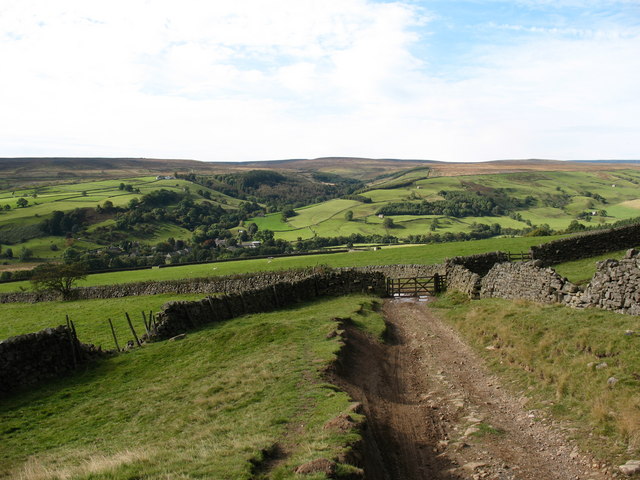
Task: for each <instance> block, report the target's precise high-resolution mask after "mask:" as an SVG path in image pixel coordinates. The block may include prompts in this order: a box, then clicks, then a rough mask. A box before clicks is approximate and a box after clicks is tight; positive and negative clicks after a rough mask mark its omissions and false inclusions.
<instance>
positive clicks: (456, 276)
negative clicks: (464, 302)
mask: <svg viewBox="0 0 640 480" xmlns="http://www.w3.org/2000/svg"><path fill="white" fill-rule="evenodd" d="M481 281H482V277H481V276H480V275H478V274H477V273H473V272H472V271H471V270H468V269H467V268H466V267H463V266H462V265H451V266H450V267H449V269H448V270H447V288H448V289H453V290H458V291H459V292H462V293H465V294H466V295H468V296H469V297H470V298H474V299H477V298H480V288H481V283H480V282H481Z"/></svg>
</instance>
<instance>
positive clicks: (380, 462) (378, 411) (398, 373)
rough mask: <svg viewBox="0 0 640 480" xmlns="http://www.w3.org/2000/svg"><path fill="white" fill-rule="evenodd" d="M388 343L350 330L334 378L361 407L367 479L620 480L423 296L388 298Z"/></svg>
mask: <svg viewBox="0 0 640 480" xmlns="http://www.w3.org/2000/svg"><path fill="white" fill-rule="evenodd" d="M384 314H385V318H386V322H387V338H386V342H385V343H384V344H381V343H379V342H376V341H375V340H374V339H372V338H369V337H368V336H367V335H366V334H364V333H362V332H361V331H360V330H358V329H357V328H355V327H352V326H350V325H348V324H347V325H345V337H346V348H345V351H344V357H343V359H342V361H341V367H339V369H338V370H339V371H338V374H337V375H338V378H336V379H335V381H336V382H337V383H339V384H340V386H341V387H342V388H344V389H345V390H346V391H347V392H348V393H349V394H350V395H351V396H352V397H353V398H354V399H355V400H357V401H359V402H361V403H362V405H363V407H364V414H365V415H366V417H367V424H366V427H365V429H364V431H363V434H364V439H365V442H364V443H365V445H364V447H363V449H364V452H363V454H364V468H365V473H366V478H367V479H368V480H396V479H398V480H400V479H403V480H412V479H484V478H486V479H500V480H503V479H504V480H507V479H510V480H511V479H514V480H515V479H518V480H529V479H531V480H533V479H535V480H552V479H558V480H565V479H566V480H578V479H585V480H587V479H592V480H597V479H598V480H599V479H608V478H613V476H612V475H611V473H610V470H609V469H608V467H606V466H604V465H598V464H597V463H594V461H593V459H591V458H588V457H586V456H584V455H582V454H581V453H580V452H579V451H578V449H577V448H576V447H575V446H574V445H573V444H572V443H571V441H570V440H569V439H568V436H569V435H570V431H569V430H568V429H567V428H566V427H564V426H563V425H561V424H559V423H556V422H552V421H551V420H549V419H546V418H544V417H543V416H542V415H541V413H540V412H537V411H531V410H527V409H526V408H525V407H524V404H525V402H524V399H522V398H515V397H514V396H513V395H511V394H509V393H508V392H507V391H506V390H505V389H504V388H503V387H502V386H501V384H500V382H499V380H498V379H497V378H496V377H495V376H493V375H492V374H490V373H489V372H488V370H487V369H486V368H485V366H484V364H483V362H482V360H481V359H480V358H479V357H478V356H477V355H476V354H475V353H474V352H473V351H472V350H471V349H470V348H469V347H468V346H467V345H466V344H465V343H464V342H463V341H462V340H461V339H460V338H459V337H458V335H457V334H456V333H455V332H454V331H453V330H452V329H451V328H449V327H448V326H447V325H445V324H444V323H442V322H441V321H440V320H439V319H438V318H437V317H436V316H435V315H434V314H433V313H432V312H431V311H430V309H429V306H428V304H427V303H426V302H421V301H417V300H415V299H411V300H409V299H392V300H386V301H385V304H384Z"/></svg>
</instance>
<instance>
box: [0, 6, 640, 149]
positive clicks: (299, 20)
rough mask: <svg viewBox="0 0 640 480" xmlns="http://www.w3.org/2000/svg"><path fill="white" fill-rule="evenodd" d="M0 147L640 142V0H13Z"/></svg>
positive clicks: (610, 145) (3, 45)
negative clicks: (52, 0) (211, 0)
mask: <svg viewBox="0 0 640 480" xmlns="http://www.w3.org/2000/svg"><path fill="white" fill-rule="evenodd" d="M0 65H2V66H3V68H2V72H3V74H2V75H0V107H1V108H0V132H1V133H0V156H63V155H64V156H132V157H156V158H193V159H199V160H225V161H227V160H228V161H234V160H261V159H280V158H315V157H320V156H332V155H335V156H365V157H387V158H388V157H393V158H421V159H436V160H443V161H482V160H492V159H506V158H554V159H587V158H594V159H595V158H617V159H637V158H640V152H639V147H640V119H639V117H640V116H639V115H638V114H639V112H640V95H639V93H640V87H639V86H640V0H637V1H634V0H627V1H622V0H621V1H606V0H605V1H586V0H567V1H564V0H557V1H550V0H538V1H536V0H516V1H501V0H493V1H491V0H490V1H479V0H478V1H474V0H467V1H455V0H454V1H440V0H433V1H412V0H404V1H403V0H398V1H393V2H391V1H382V0H322V1H321V0H270V1H264V0H233V1H230V0H216V1H215V2H210V1H203V0H184V1H181V2H175V1H170V0H127V1H122V0H113V1H110V2H101V1H96V0H58V1H56V2H50V1H49V2H47V1H44V0H17V1H16V0H0Z"/></svg>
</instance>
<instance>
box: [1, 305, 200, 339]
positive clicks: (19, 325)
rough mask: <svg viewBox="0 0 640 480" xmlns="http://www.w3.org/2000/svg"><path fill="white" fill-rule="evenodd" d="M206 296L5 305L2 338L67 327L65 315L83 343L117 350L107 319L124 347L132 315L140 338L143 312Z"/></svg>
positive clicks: (142, 331) (130, 336) (129, 332)
mask: <svg viewBox="0 0 640 480" xmlns="http://www.w3.org/2000/svg"><path fill="white" fill-rule="evenodd" d="M203 297H204V295H201V294H200V295H195V294H193V295H175V294H164V295H144V296H139V297H125V298H108V299H105V300H78V301H73V302H40V303H36V304H32V303H5V304H2V305H0V312H1V313H2V317H1V318H0V339H3V338H8V337H12V336H15V335H21V334H23V333H30V332H37V331H38V330H42V329H43V328H47V327H55V326H57V325H64V324H65V322H66V318H65V316H66V315H69V318H70V319H71V320H73V323H74V324H75V326H76V331H77V333H78V338H79V339H80V341H81V342H84V343H93V344H94V345H101V346H102V347H103V348H104V349H107V350H108V349H111V348H114V344H113V336H112V334H111V329H110V327H109V324H108V321H107V319H108V318H111V319H112V321H113V324H114V328H115V330H116V335H117V337H118V342H119V343H120V347H124V346H125V345H126V343H127V341H128V340H133V335H132V333H131V330H130V329H129V326H128V324H127V321H126V317H125V312H126V313H129V315H130V317H131V320H132V322H133V324H134V328H135V329H136V332H137V333H138V335H142V334H143V333H144V324H143V322H142V312H143V311H144V312H145V314H146V315H148V314H149V310H153V312H157V311H158V310H160V307H161V306H162V305H163V304H164V303H166V302H168V301H171V300H196V299H201V298H203Z"/></svg>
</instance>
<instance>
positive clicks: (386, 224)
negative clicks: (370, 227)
mask: <svg viewBox="0 0 640 480" xmlns="http://www.w3.org/2000/svg"><path fill="white" fill-rule="evenodd" d="M382 226H383V227H384V228H386V229H389V228H393V227H395V224H394V223H393V218H390V217H385V218H384V220H383V221H382Z"/></svg>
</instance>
